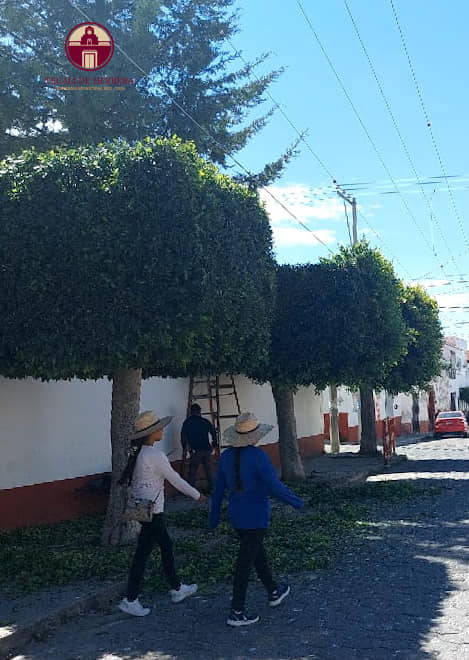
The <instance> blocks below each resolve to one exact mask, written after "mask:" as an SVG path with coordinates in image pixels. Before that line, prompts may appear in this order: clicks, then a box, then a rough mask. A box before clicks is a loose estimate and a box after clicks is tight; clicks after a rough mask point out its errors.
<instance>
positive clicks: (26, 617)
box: [0, 434, 425, 660]
mask: <svg viewBox="0 0 469 660" xmlns="http://www.w3.org/2000/svg"><path fill="white" fill-rule="evenodd" d="M424 437H425V435H424V434H416V435H414V436H409V437H407V436H406V437H401V438H398V447H399V446H400V445H404V446H405V444H408V443H409V442H418V441H419V440H421V439H423V438H424ZM328 449H329V448H328V447H326V454H324V455H323V456H318V457H315V458H309V459H306V460H305V461H304V466H305V472H306V475H307V476H308V477H309V478H311V479H314V480H315V481H317V483H324V484H328V485H331V486H333V487H334V486H335V487H341V486H353V485H357V484H359V483H364V482H365V481H366V479H367V477H368V476H370V475H375V474H379V473H381V472H384V471H385V470H386V468H385V467H384V463H383V459H382V457H381V456H377V457H362V456H360V455H359V454H358V451H359V446H358V445H345V446H344V445H342V446H341V452H340V454H338V455H332V454H330V453H329V451H328ZM401 460H405V457H404V456H402V455H398V456H396V458H395V459H393V465H395V464H397V463H399V462H400V461H401ZM193 507H197V508H199V507H200V505H199V504H196V503H194V502H193V501H192V500H190V499H188V498H184V497H181V498H179V497H172V498H170V499H168V501H167V505H166V510H167V512H168V513H169V512H174V511H181V510H187V509H190V508H193ZM124 587H125V585H124V583H123V582H95V583H90V582H89V581H86V582H81V583H74V584H70V585H66V586H62V587H56V588H52V589H47V590H44V591H41V592H40V593H38V594H34V595H30V596H25V597H22V598H14V599H8V598H7V597H5V596H4V595H1V596H0V660H3V659H4V658H7V657H8V656H11V655H12V654H13V653H15V652H19V651H20V650H21V649H22V648H23V647H24V646H25V645H26V644H28V642H30V641H31V640H33V639H41V638H43V637H45V636H46V635H48V634H50V633H51V632H53V631H54V630H55V629H57V628H58V627H59V626H60V625H61V624H63V623H64V622H66V621H68V620H70V619H72V618H74V617H76V616H79V615H80V614H83V613H85V612H87V611H89V610H93V609H102V608H106V607H107V606H108V605H109V603H111V602H114V601H115V600H116V599H117V598H118V597H119V596H120V595H121V593H122V592H123V589H124Z"/></svg>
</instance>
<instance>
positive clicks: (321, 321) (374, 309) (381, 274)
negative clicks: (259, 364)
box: [264, 241, 407, 390]
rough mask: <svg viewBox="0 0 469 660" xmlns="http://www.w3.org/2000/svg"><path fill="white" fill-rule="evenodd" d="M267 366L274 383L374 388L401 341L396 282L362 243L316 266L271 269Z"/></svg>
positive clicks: (379, 257) (402, 344)
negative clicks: (273, 287)
mask: <svg viewBox="0 0 469 660" xmlns="http://www.w3.org/2000/svg"><path fill="white" fill-rule="evenodd" d="M277 275H278V278H277V305H276V310H275V315H274V318H275V321H274V324H273V327H272V342H271V354H270V361H269V366H268V367H267V370H266V372H265V373H264V377H265V378H266V379H267V380H270V381H271V382H274V383H277V384H279V385H284V386H289V387H298V386H301V385H305V386H308V385H315V386H316V387H317V389H318V390H322V389H324V388H325V387H326V386H327V385H330V384H336V385H340V384H342V385H347V386H349V387H358V386H359V385H361V384H364V383H367V384H369V385H370V386H372V387H374V386H378V385H379V384H380V383H381V382H382V380H383V378H384V377H385V376H386V375H387V374H388V373H389V371H390V369H391V368H392V366H393V365H394V364H395V363H396V362H397V361H398V359H399V358H400V356H401V355H402V353H403V351H405V346H406V337H407V335H406V328H405V325H404V322H403V319H402V313H401V294H402V288H401V284H400V282H399V281H398V279H397V278H396V276H395V274H394V270H393V268H392V265H391V264H390V263H389V262H388V261H387V260H386V259H385V258H384V257H383V256H382V255H381V253H380V252H379V251H378V250H375V249H371V248H370V247H369V246H368V245H367V243H366V242H363V241H362V242H360V243H358V244H357V245H356V246H354V247H353V248H347V247H341V248H340V250H339V252H338V254H337V255H334V256H332V257H330V258H325V259H321V262H320V263H318V264H305V265H298V266H291V265H284V266H279V267H278V269H277Z"/></svg>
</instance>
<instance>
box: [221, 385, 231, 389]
mask: <svg viewBox="0 0 469 660" xmlns="http://www.w3.org/2000/svg"><path fill="white" fill-rule="evenodd" d="M228 388H231V389H233V385H219V386H218V389H219V390H227V389H228Z"/></svg>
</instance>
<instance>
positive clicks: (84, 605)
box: [0, 582, 125, 660]
mask: <svg viewBox="0 0 469 660" xmlns="http://www.w3.org/2000/svg"><path fill="white" fill-rule="evenodd" d="M124 590H125V582H117V583H116V584H112V585H111V586H107V587H106V588H104V589H102V590H101V591H98V592H95V593H93V594H90V595H89V596H84V597H82V598H79V599H77V600H76V601H75V602H74V603H73V604H72V605H65V606H63V607H60V608H58V609H56V610H54V611H52V612H49V613H48V614H46V615H44V616H42V617H39V618H37V619H35V620H34V621H31V622H30V623H27V624H25V625H22V626H19V627H18V628H17V629H16V630H14V631H13V632H11V633H10V634H9V635H5V637H2V638H0V660H7V658H9V657H11V656H12V655H13V654H14V653H17V652H18V651H20V650H21V649H22V648H23V647H24V646H26V644H28V643H29V642H30V641H31V640H32V639H42V638H43V637H45V636H46V635H49V634H50V633H52V632H53V631H54V630H55V629H56V628H58V627H59V626H60V625H61V624H63V623H66V622H67V621H69V620H70V619H73V618H74V617H76V616H79V615H80V614H83V613H84V612H86V611H87V610H93V609H96V610H99V609H103V608H105V607H107V606H109V604H110V602H111V601H113V600H115V599H116V598H117V597H118V596H121V595H122V593H123V592H124Z"/></svg>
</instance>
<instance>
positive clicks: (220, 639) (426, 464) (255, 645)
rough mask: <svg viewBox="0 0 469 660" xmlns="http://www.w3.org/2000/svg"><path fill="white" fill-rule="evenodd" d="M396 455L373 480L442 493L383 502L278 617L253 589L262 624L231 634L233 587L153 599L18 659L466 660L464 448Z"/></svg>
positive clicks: (412, 447) (468, 447) (297, 587)
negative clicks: (142, 613) (177, 599)
mask: <svg viewBox="0 0 469 660" xmlns="http://www.w3.org/2000/svg"><path fill="white" fill-rule="evenodd" d="M399 451H400V452H403V453H405V454H407V456H408V457H409V460H408V461H403V462H402V463H400V464H399V465H397V466H395V467H394V468H392V469H391V470H390V471H389V472H387V473H386V474H384V475H377V476H375V477H371V479H372V480H374V481H376V480H381V479H401V478H406V479H416V480H418V484H419V485H422V486H425V487H429V486H432V487H436V488H437V489H438V490H437V491H436V492H430V493H429V494H426V495H425V496H423V497H416V498H412V499H410V500H399V501H398V502H394V503H392V504H391V503H383V504H379V507H378V508H377V509H376V511H375V513H374V514H373V524H372V525H371V526H370V527H369V528H368V529H367V531H366V534H365V536H364V538H363V539H362V540H360V542H359V543H358V544H357V545H356V546H353V547H352V546H351V547H349V548H348V549H347V550H346V551H345V552H344V553H343V554H342V555H341V556H339V557H338V558H337V561H336V563H335V565H334V566H333V568H331V569H328V570H323V571H318V572H316V573H314V574H308V575H306V576H304V577H303V578H302V579H299V578H298V577H296V578H294V579H293V580H292V581H291V584H292V596H291V597H290V598H289V599H287V600H286V601H285V602H284V604H282V606H280V607H279V608H277V609H270V608H268V606H267V603H266V602H265V595H264V593H263V592H262V590H261V588H260V587H259V585H258V583H253V584H252V585H251V587H250V593H249V605H250V610H251V611H255V612H257V613H258V614H259V615H260V616H261V621H260V623H259V624H257V625H256V626H252V627H250V628H248V629H236V630H232V629H229V628H228V627H227V626H226V625H225V623H224V620H225V618H226V614H227V610H228V606H229V597H230V589H229V587H227V586H226V587H221V588H220V589H218V590H217V591H216V592H214V593H213V594H203V595H202V596H199V597H196V598H193V599H191V600H189V601H188V602H185V603H182V604H180V605H176V606H174V605H171V604H170V603H169V602H168V599H167V598H166V597H164V596H161V595H157V596H155V597H154V600H153V603H152V605H153V608H154V609H153V611H152V613H151V615H150V616H148V617H146V618H144V619H131V618H128V617H126V616H125V615H123V614H121V613H119V612H118V611H117V610H116V609H112V610H111V611H108V612H105V613H90V614H87V615H84V616H82V617H80V618H78V619H75V620H73V621H71V622H70V623H69V624H67V625H64V626H62V627H61V628H60V629H59V630H58V631H57V633H56V634H55V635H53V636H51V637H49V638H47V639H46V640H45V641H42V642H34V643H31V644H30V645H29V646H28V647H26V648H25V649H24V651H23V654H22V655H19V656H16V659H15V660H20V658H21V660H46V659H47V658H54V659H56V658H57V659H60V660H124V659H125V660H130V659H132V660H212V659H213V660H241V659H245V658H257V659H258V660H287V659H298V660H299V659H304V658H318V659H332V658H334V659H344V660H347V659H348V658H362V659H364V660H379V659H387V658H402V659H405V660H411V659H414V658H415V659H433V658H435V659H443V660H449V659H464V658H467V659H468V660H469V575H468V571H467V562H468V560H469V551H468V547H467V546H468V531H469V513H468V501H469V481H468V479H469V462H468V459H469V441H468V440H467V439H459V438H448V439H444V440H423V441H420V442H419V443H417V444H412V443H409V444H406V446H405V447H401V448H400V449H399ZM150 600H151V599H150Z"/></svg>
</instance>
